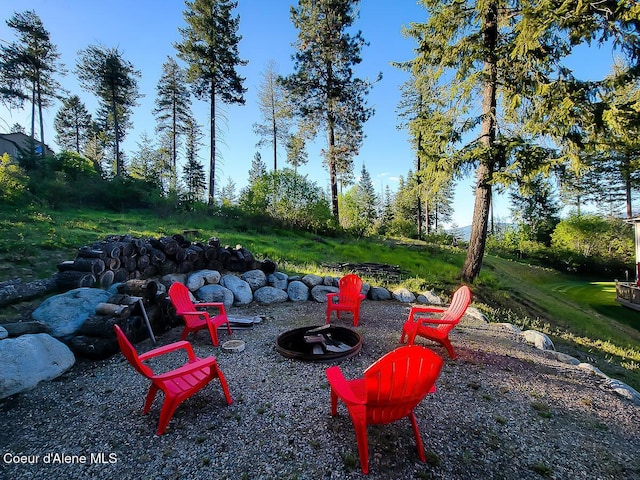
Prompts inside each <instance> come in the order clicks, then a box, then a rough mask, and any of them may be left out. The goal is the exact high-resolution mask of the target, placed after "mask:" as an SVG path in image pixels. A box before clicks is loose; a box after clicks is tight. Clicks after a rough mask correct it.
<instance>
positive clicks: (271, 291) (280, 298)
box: [253, 286, 289, 305]
mask: <svg viewBox="0 0 640 480" xmlns="http://www.w3.org/2000/svg"><path fill="white" fill-rule="evenodd" d="M253 300H254V301H256V302H258V303H259V304H261V305H270V304H272V303H282V302H286V301H287V300H289V295H287V292H285V291H284V290H280V289H279V288H275V287H270V286H265V287H261V288H259V289H258V290H256V291H255V292H254V294H253Z"/></svg>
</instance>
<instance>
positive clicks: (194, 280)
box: [186, 270, 221, 292]
mask: <svg viewBox="0 0 640 480" xmlns="http://www.w3.org/2000/svg"><path fill="white" fill-rule="evenodd" d="M220 276H221V275H220V272H218V271H217V270H198V271H197V272H193V273H192V274H191V275H189V277H188V278H187V283H186V286H187V288H188V289H189V290H191V291H192V292H195V291H196V290H198V289H199V288H200V287H203V286H204V285H209V284H216V283H218V282H220Z"/></svg>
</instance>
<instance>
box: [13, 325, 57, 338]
mask: <svg viewBox="0 0 640 480" xmlns="http://www.w3.org/2000/svg"><path fill="white" fill-rule="evenodd" d="M2 326H3V327H4V328H5V329H6V330H7V332H8V333H9V336H10V337H19V336H20V335H26V334H28V333H50V332H51V329H50V328H49V326H48V325H47V324H45V323H42V322H12V323H3V324H2Z"/></svg>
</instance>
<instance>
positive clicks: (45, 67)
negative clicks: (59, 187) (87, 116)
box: [0, 10, 65, 156]
mask: <svg viewBox="0 0 640 480" xmlns="http://www.w3.org/2000/svg"><path fill="white" fill-rule="evenodd" d="M7 26H8V27H9V28H11V29H12V30H13V31H14V32H15V34H16V37H17V38H16V40H15V41H14V42H12V43H9V44H7V45H4V44H0V100H2V101H3V103H5V104H7V105H8V106H17V107H21V106H22V105H23V103H24V101H26V100H28V99H30V102H31V133H30V135H31V139H32V141H33V142H35V121H36V111H37V115H38V119H39V126H40V142H41V143H42V144H43V145H44V144H45V138H44V119H43V117H42V111H43V110H44V109H46V108H47V107H50V106H51V104H52V103H53V100H54V99H55V98H58V95H59V93H60V92H61V91H62V89H61V87H60V84H59V83H58V81H57V80H56V79H55V78H54V76H55V75H56V74H64V73H65V70H64V67H63V65H62V64H61V63H59V62H58V59H59V58H60V54H59V53H58V50H57V47H56V46H55V45H54V44H53V43H51V39H50V36H49V32H48V31H47V30H46V29H45V28H44V25H43V24H42V20H40V17H38V15H36V13H35V12H34V11H32V10H27V11H25V12H22V13H14V15H13V16H12V17H11V18H10V19H9V20H7ZM31 153H32V155H33V154H35V152H31ZM41 154H42V156H44V155H45V149H44V148H43V149H42V153H41Z"/></svg>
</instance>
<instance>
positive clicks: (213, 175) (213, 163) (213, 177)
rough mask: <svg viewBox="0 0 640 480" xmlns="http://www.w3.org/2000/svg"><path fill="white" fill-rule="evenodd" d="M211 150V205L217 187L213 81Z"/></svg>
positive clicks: (212, 84)
mask: <svg viewBox="0 0 640 480" xmlns="http://www.w3.org/2000/svg"><path fill="white" fill-rule="evenodd" d="M210 115H211V131H210V135H211V152H210V156H211V158H210V159H209V205H213V200H214V198H213V197H214V194H215V191H216V190H215V188H216V86H215V84H214V83H213V81H211V111H210Z"/></svg>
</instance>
